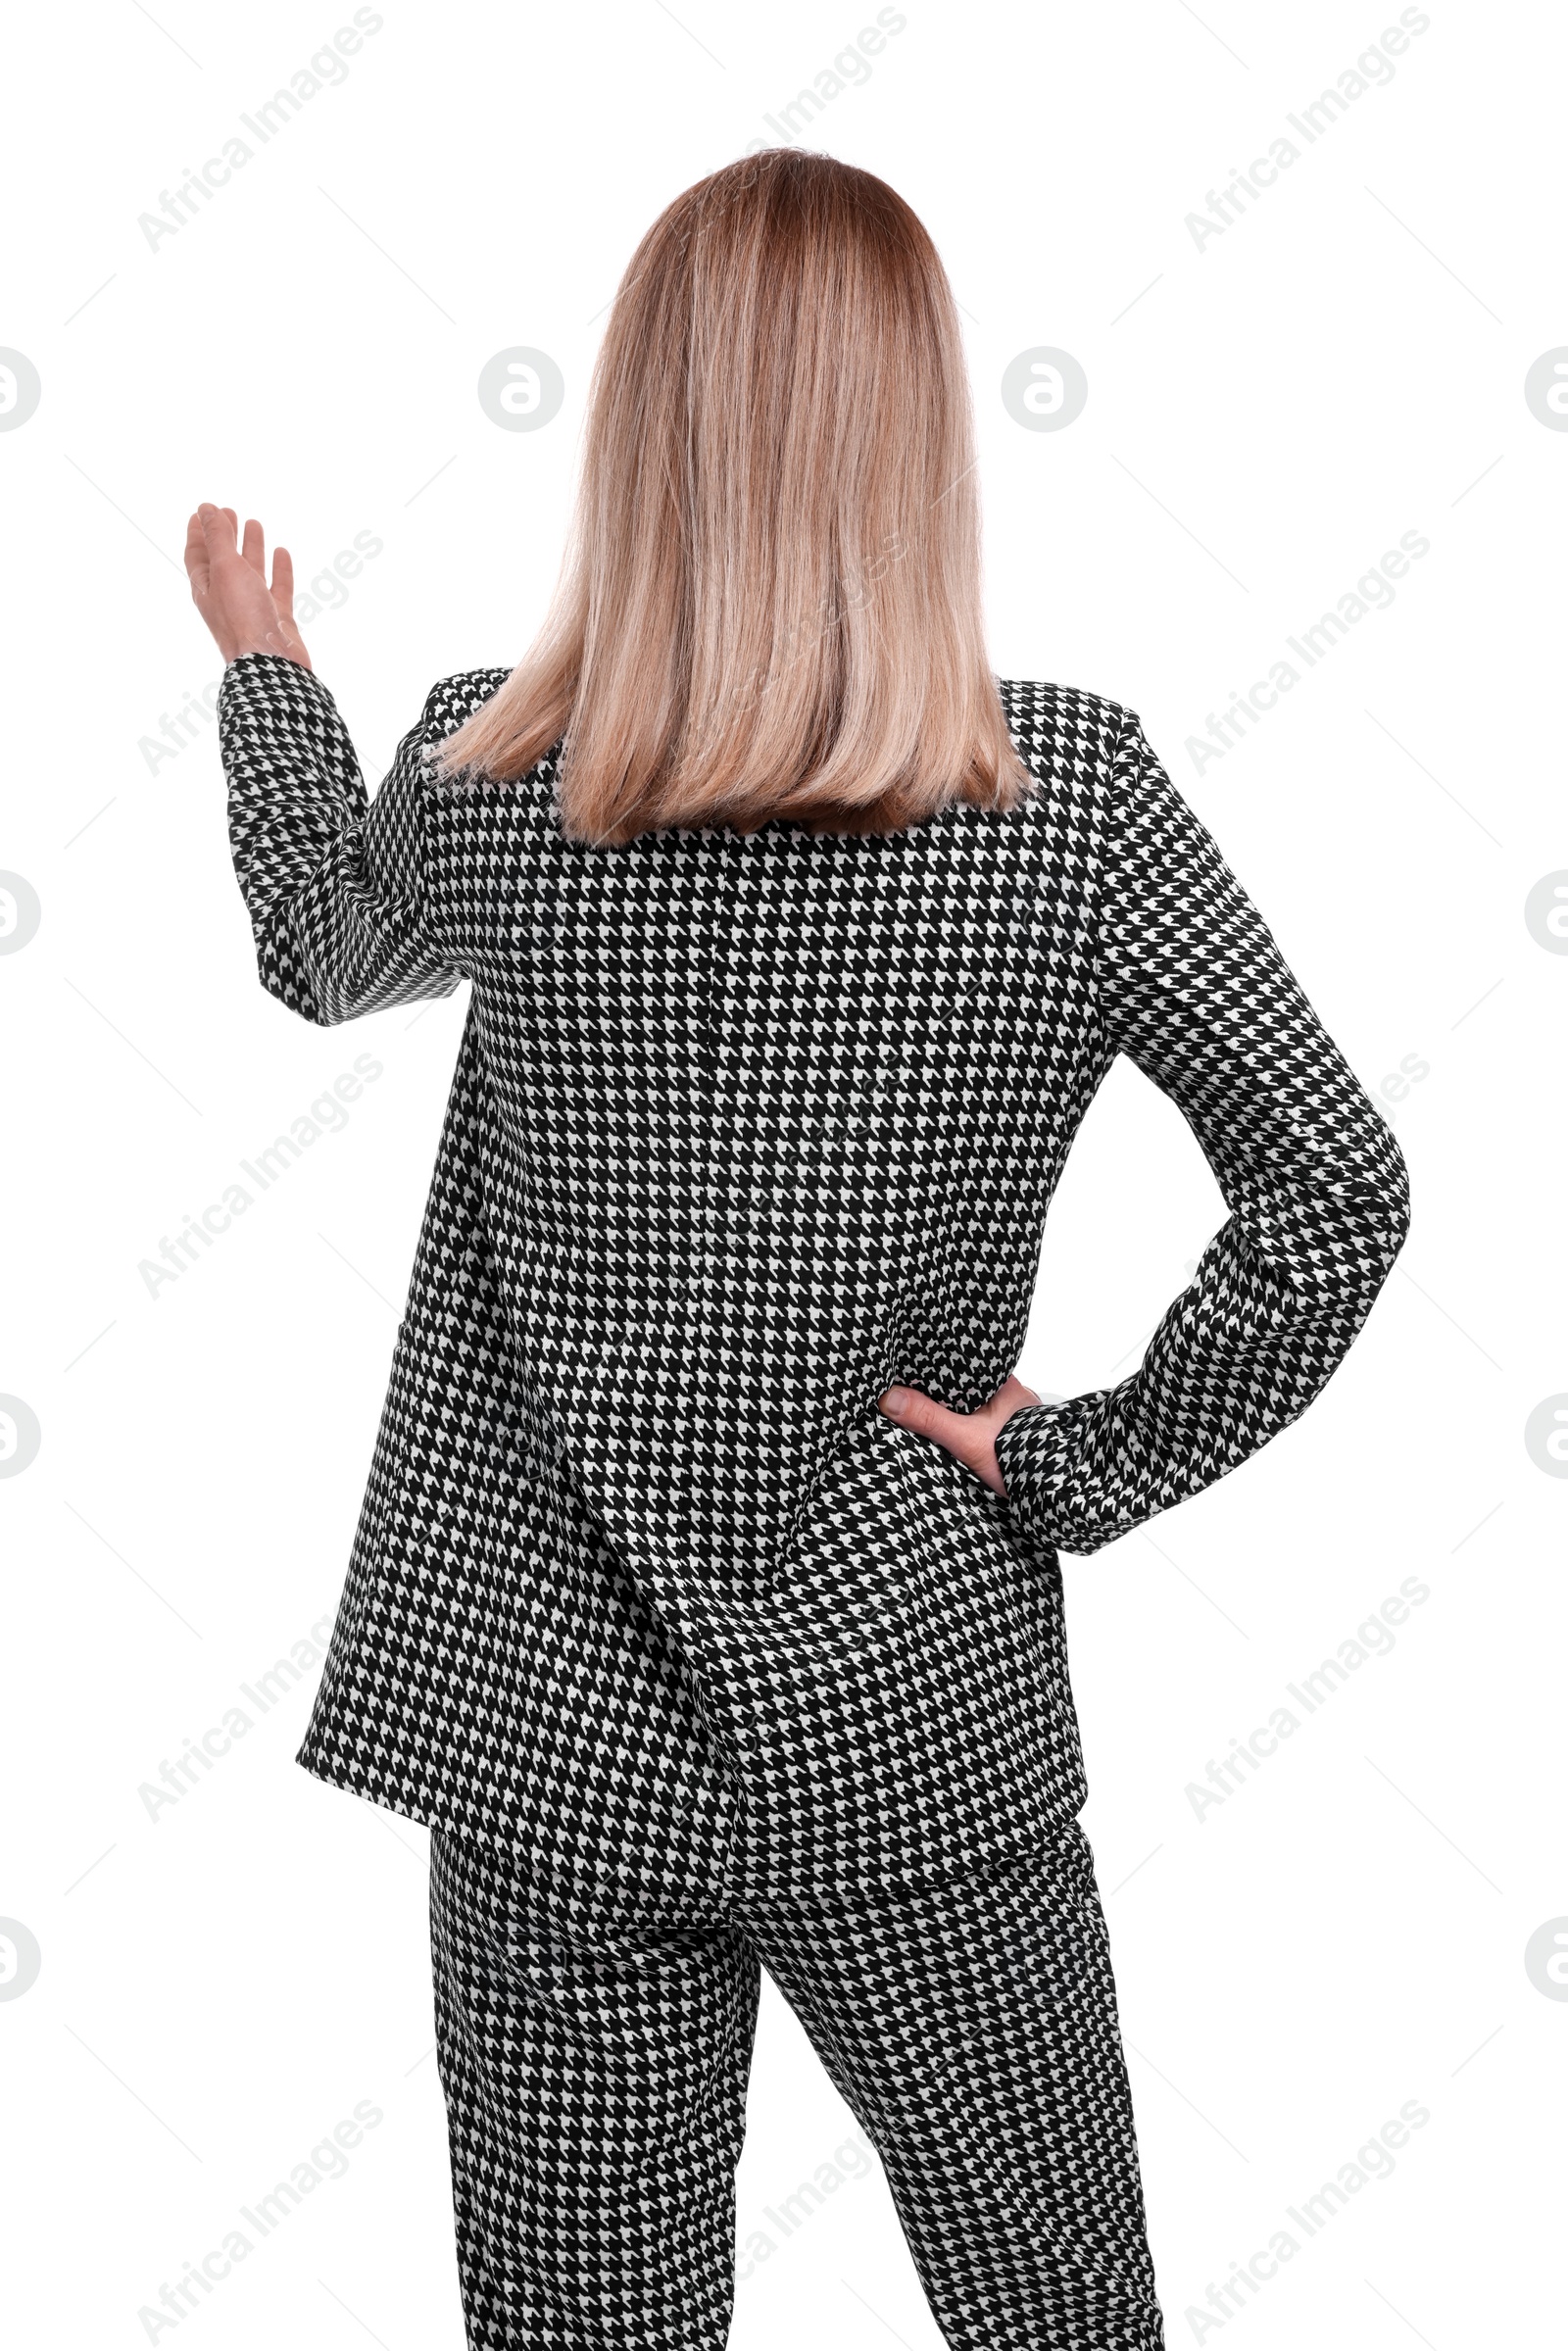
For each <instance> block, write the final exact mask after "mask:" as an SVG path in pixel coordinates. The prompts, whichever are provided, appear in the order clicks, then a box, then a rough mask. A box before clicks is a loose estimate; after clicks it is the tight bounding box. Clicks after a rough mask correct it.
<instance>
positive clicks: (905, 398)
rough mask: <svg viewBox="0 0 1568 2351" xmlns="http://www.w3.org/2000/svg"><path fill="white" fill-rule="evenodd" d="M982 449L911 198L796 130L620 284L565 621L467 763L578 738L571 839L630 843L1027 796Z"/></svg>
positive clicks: (496, 761) (886, 823)
mask: <svg viewBox="0 0 1568 2351" xmlns="http://www.w3.org/2000/svg"><path fill="white" fill-rule="evenodd" d="M974 466H975V456H974V447H973V422H972V417H971V414H970V404H969V387H968V379H967V376H966V374H965V370H964V364H963V351H962V344H961V341H960V337H959V332H958V321H957V314H956V308H955V305H954V300H953V293H952V289H951V288H950V286H949V284H948V280H947V275H946V272H945V271H944V269H943V267H942V264H941V262H940V260H939V259H938V257H937V252H936V248H935V247H934V246H933V244H932V242H931V239H930V238H929V236H928V235H927V234H926V231H925V229H924V228H923V227H922V226H921V224H920V222H919V220H917V219H916V218H915V216H914V214H913V213H912V212H911V211H910V210H909V207H908V206H907V204H906V203H905V202H904V200H903V198H902V197H900V196H898V195H896V194H895V192H894V191H893V189H892V188H890V187H889V186H888V185H887V184H886V182H885V181H883V180H880V179H877V178H874V177H873V176H872V174H871V173H870V172H868V171H856V170H855V169H853V168H852V167H851V166H850V165H848V164H842V163H838V162H836V161H835V160H834V159H833V158H832V157H831V156H825V155H809V154H805V153H803V152H801V151H800V150H798V149H795V148H789V147H781V148H770V149H767V150H765V151H764V152H763V153H761V154H760V155H757V156H751V157H747V158H746V159H744V160H743V161H741V162H739V163H735V164H731V165H729V166H728V167H727V168H726V169H725V170H723V171H715V172H713V173H712V174H711V177H709V178H707V179H703V180H699V181H698V182H697V184H696V186H695V187H691V188H688V189H687V191H686V193H685V194H684V195H683V196H679V197H677V198H676V200H675V202H674V203H673V204H671V205H670V206H669V208H668V210H667V211H665V212H664V213H662V215H661V217H660V218H659V220H656V221H655V222H654V225H653V227H652V228H650V229H649V231H648V233H647V235H646V236H645V237H644V238H643V240H642V243H641V244H640V245H639V246H638V248H637V251H636V253H635V254H634V255H633V257H632V260H631V263H630V265H629V267H628V269H627V270H626V274H625V276H624V277H623V278H622V280H621V283H620V286H619V289H618V291H617V293H616V295H615V300H614V304H613V309H612V311H611V315H610V323H609V326H608V328H607V330H606V333H605V339H604V344H603V346H602V348H601V350H600V353H599V358H598V363H597V365H596V367H595V370H594V376H593V382H592V386H591V389H590V394H589V404H588V417H587V428H586V438H585V445H584V454H583V465H582V472H581V478H580V482H579V487H578V493H577V509H576V516H575V520H574V525H573V530H572V535H571V542H570V545H569V547H568V550H567V554H566V558H565V562H564V565H563V569H562V575H561V580H560V583H559V585H558V587H557V590H556V595H555V599H554V602H553V604H552V606H551V609H550V612H549V614H548V616H547V618H546V621H545V624H544V627H543V629H542V630H541V632H540V634H539V636H538V638H537V639H536V640H535V642H534V644H533V645H532V647H531V648H530V649H529V651H528V652H527V654H526V655H525V656H524V657H523V659H522V661H519V662H518V664H517V666H516V668H515V669H514V670H513V672H512V674H511V676H510V677H509V678H508V679H507V680H506V682H505V684H504V685H503V686H502V687H501V688H500V689H499V691H498V692H497V693H495V694H494V695H493V696H492V697H491V698H490V700H489V701H488V702H487V703H485V704H484V706H483V708H482V709H480V710H477V711H475V712H474V713H473V714H472V716H470V717H469V718H467V719H466V721H465V722H464V724H463V725H462V726H461V727H459V728H458V730H457V731H456V733H455V734H454V735H452V736H450V737H449V738H448V740H447V742H446V743H445V744H444V745H443V747H442V750H441V753H440V755H439V763H440V764H441V766H442V767H443V768H444V769H445V770H447V771H448V772H449V773H450V772H453V771H455V770H457V769H459V768H463V767H468V768H472V769H475V770H477V771H478V772H479V773H481V774H484V775H489V776H493V777H496V778H501V779H511V778H515V777H518V776H520V775H523V774H525V773H526V772H527V771H528V770H529V769H530V768H533V767H535V766H537V765H538V763H539V762H540V761H541V759H543V758H544V756H545V755H546V753H547V752H549V751H550V750H551V749H552V748H553V747H554V746H555V745H556V744H557V743H558V742H559V743H561V744H562V759H561V762H560V766H559V770H558V773H557V776H556V781H555V792H556V805H557V808H558V809H559V812H560V818H561V822H562V824H563V827H564V831H565V832H566V834H567V835H568V836H569V837H570V838H572V839H575V840H579V841H584V842H592V843H599V844H605V845H609V844H614V843H622V842H626V841H629V840H632V839H634V838H635V837H636V836H637V835H638V834H640V833H643V832H646V831H650V830H653V829H655V828H657V827H661V826H697V825H726V824H727V825H729V826H732V827H733V828H734V829H735V830H736V831H739V832H749V831H752V830H753V829H755V828H756V827H757V826H758V825H760V824H763V823H766V822H767V821H768V820H769V819H771V818H773V817H790V818H795V819H798V820H801V821H804V822H806V823H808V824H809V825H811V826H812V827H813V829H816V830H830V831H859V832H865V831H871V832H893V831H898V830H901V829H902V828H903V827H904V826H906V825H907V824H910V823H913V822H916V821H918V820H919V819H921V818H923V817H926V816H929V815H932V814H934V813H935V812H936V811H937V810H938V809H939V808H943V807H945V806H947V805H949V804H950V803H952V802H955V801H958V800H962V801H967V802H969V803H971V804H972V805H974V806H976V807H979V808H998V809H1000V808H1010V807H1013V806H1015V805H1016V803H1017V801H1018V800H1019V798H1020V797H1021V796H1022V793H1023V791H1024V790H1025V788H1026V784H1025V770H1024V768H1023V766H1022V764H1021V762H1020V760H1019V759H1018V755H1017V753H1016V751H1015V749H1014V747H1013V743H1012V739H1011V737H1010V735H1009V734H1008V731H1007V726H1006V721H1005V718H1004V716H1003V712H1002V706H1001V702H1000V700H999V697H998V692H997V681H996V679H995V678H994V677H993V675H992V674H991V671H990V668H989V665H988V663H987V659H986V650H985V640H984V633H983V628H982V623H981V612H980V521H979V505H978V499H977V495H976V487H975V479H974Z"/></svg>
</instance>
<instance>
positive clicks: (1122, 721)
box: [997, 678, 1138, 784]
mask: <svg viewBox="0 0 1568 2351" xmlns="http://www.w3.org/2000/svg"><path fill="white" fill-rule="evenodd" d="M997 691H998V693H999V695H1000V697H1001V701H1002V713H1003V716H1004V717H1005V719H1006V721H1007V730H1008V732H1009V733H1010V735H1011V736H1012V739H1013V742H1014V744H1015V745H1016V746H1017V750H1018V755H1019V757H1020V758H1021V759H1022V760H1023V762H1024V765H1025V766H1026V767H1027V768H1029V770H1030V771H1031V773H1032V774H1034V775H1036V776H1038V777H1039V779H1040V781H1041V782H1042V783H1053V782H1072V783H1079V784H1084V783H1093V782H1095V781H1097V780H1099V779H1100V778H1103V776H1104V775H1105V773H1106V772H1107V770H1108V769H1109V767H1110V765H1111V763H1112V761H1113V760H1114V759H1115V756H1116V750H1117V747H1118V745H1119V744H1120V743H1121V742H1122V741H1123V739H1124V738H1125V736H1126V734H1127V732H1128V730H1129V728H1131V727H1133V726H1136V724H1137V723H1138V720H1137V713H1136V712H1135V711H1133V710H1129V708H1128V707H1127V705H1126V704H1125V703H1120V702H1112V701H1111V700H1110V698H1109V697H1108V695H1104V694H1091V693H1090V692H1088V690H1087V689H1086V688H1084V687H1082V686H1058V685H1053V684H1051V683H1049V682H1047V681H1043V680H1037V679H1030V678H999V679H998V680H997Z"/></svg>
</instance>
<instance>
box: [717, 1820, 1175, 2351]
mask: <svg viewBox="0 0 1568 2351" xmlns="http://www.w3.org/2000/svg"><path fill="white" fill-rule="evenodd" d="M747 1925H748V1928H749V1930H750V1932H751V1934H752V1935H753V1938H754V1940H755V1941H756V1942H757V1944H758V1947H759V1949H760V1954H761V1958H762V1962H763V1964H764V1966H765V1967H766V1968H767V1970H768V1972H769V1974H770V1975H772V1976H773V1978H774V1979H775V1981H776V1982H777V1984H778V1985H779V1987H780V1989H781V1990H782V1991H783V1993H784V1995H785V1997H786V1999H788V2001H789V2003H790V2005H791V2006H792V2008H794V2009H795V2011H796V2013H797V2015H798V2016H799V2017H800V2018H801V2021H802V2023H803V2024H804V2026H805V2028H806V2030H807V2032H808V2033H809V2035H810V2038H811V2040H812V2042H813V2044H814V2045H815V2047H816V2049H817V2051H818V2053H819V2055H820V2056H821V2058H822V2061H823V2063H824V2065H825V2066H826V2068H827V2070H828V2073H829V2074H830V2076H831V2077H832V2079H833V2081H834V2082H835V2083H836V2084H837V2086H838V2088H839V2090H840V2092H841V2093H842V2095H843V2097H844V2098H845V2101H846V2103H847V2104H848V2105H849V2107H850V2108H851V2110H852V2112H853V2113H854V2114H855V2116H856V2117H857V2119H858V2122H859V2124H860V2126H861V2128H862V2130H863V2131H865V2133H866V2135H867V2137H868V2138H869V2139H870V2140H871V2142H872V2144H873V2145H874V2146H875V2147H876V2149H877V2152H878V2154H879V2155H880V2156H881V2159H882V2163H883V2168H884V2170H885V2171H886V2174H887V2178H888V2183H889V2186H890V2188H891V2189H892V2193H893V2198H894V2202H895V2205H896V2206H897V2209H898V2213H899V2218H900V2221H901V2223H902V2225H903V2228H904V2231H905V2235H906V2237H907V2240H908V2244H909V2250H910V2252H911V2254H912V2256H913V2259H914V2264H915V2268H916V2271H917V2272H918V2275H919V2278H920V2281H921V2284H922V2285H923V2287H924V2289H925V2293H926V2297H927V2299H928V2301H929V2303H930V2305H931V2310H932V2313H933V2315H934V2317H935V2318H936V2321H937V2324H938V2325H939V2326H940V2327H941V2328H942V2330H943V2334H944V2336H945V2337H946V2340H947V2341H948V2343H949V2344H950V2345H952V2346H953V2351H1025V2347H1026V2346H1027V2351H1161V2346H1162V2345H1163V2342H1164V2336H1163V2333H1162V2331H1161V2327H1160V2318H1159V2309H1158V2305H1157V2303H1156V2301H1155V2299H1154V2280H1153V2265H1152V2260H1151V2257H1150V2253H1149V2247H1148V2241H1147V2238H1146V2234H1145V2218H1144V2202H1143V2191H1142V2186H1141V2183H1140V2180H1139V2174H1138V2153H1137V2146H1136V2141H1135V2137H1134V2130H1133V2114H1132V2103H1131V2099H1130V2096H1129V2093H1128V2085H1127V2076H1126V2068H1125V2063H1124V2060H1123V2056H1122V2048H1121V2038H1120V2032H1119V2028H1118V2023H1117V2016H1116V2000H1115V1989H1114V1985H1113V1983H1112V1980H1111V1972H1110V1961H1109V1951H1108V1943H1107V1937H1106V1933H1105V1925H1104V1919H1103V1914H1102V1911H1101V1907H1100V1900H1099V1896H1098V1894H1097V1892H1096V1888H1095V1881H1094V1871H1093V1865H1092V1861H1091V1857H1090V1852H1089V1846H1088V1843H1087V1840H1086V1839H1085V1837H1084V1836H1083V1834H1082V1832H1081V1830H1079V1828H1078V1827H1077V1825H1076V1823H1074V1824H1072V1825H1071V1826H1070V1828H1069V1829H1067V1830H1066V1831H1065V1832H1063V1833H1061V1834H1060V1835H1058V1836H1055V1837H1052V1838H1051V1839H1050V1840H1049V1841H1048V1842H1047V1843H1046V1844H1044V1845H1042V1846H1038V1847H1036V1848H1034V1849H1033V1850H1032V1851H1030V1852H1028V1853H1024V1854H1021V1855H1018V1856H1016V1857H1013V1858H1010V1859H1009V1860H1007V1861H1006V1862H1005V1864H1003V1865H1001V1866H1000V1867H997V1868H994V1869H990V1870H987V1871H986V1872H985V1873H983V1874H981V1875H977V1876H975V1877H972V1878H968V1879H965V1880H961V1881H950V1882H948V1883H945V1884H940V1885H930V1886H922V1887H918V1888H916V1887H910V1888H907V1889H905V1890H904V1891H902V1892H899V1893H897V1894H889V1893H887V1892H883V1891H876V1892H870V1893H866V1894H862V1895H858V1896H854V1897H840V1896H837V1895H835V1896H833V1897H832V1898H831V1899H823V1898H820V1897H814V1898H813V1899H812V1901H811V1903H810V1904H809V1905H806V1904H804V1903H803V1904H801V1905H793V1904H792V1905H787V1906H785V1905H778V1904H769V1905H768V1906H767V1909H766V1911H765V1914H761V1915H759V1914H756V1913H754V1914H752V1915H749V1916H748V1919H747Z"/></svg>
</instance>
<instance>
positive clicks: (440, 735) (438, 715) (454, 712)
mask: <svg viewBox="0 0 1568 2351" xmlns="http://www.w3.org/2000/svg"><path fill="white" fill-rule="evenodd" d="M511 675H512V671H511V670H510V669H459V670H457V671H455V672H454V674H453V675H452V676H451V677H440V678H437V680H436V682H435V684H434V685H433V686H432V687H431V688H430V691H429V693H428V694H427V695H426V696H425V698H424V711H423V715H422V717H421V719H420V725H421V728H422V731H423V736H424V741H425V743H426V745H427V746H428V745H431V744H435V743H444V742H445V740H446V738H447V736H448V735H455V734H456V733H457V731H458V729H459V727H460V726H461V725H462V724H463V722H464V720H465V719H466V718H471V717H472V716H473V713H474V711H475V710H481V709H482V708H483V707H484V705H485V704H486V703H487V702H488V701H489V700H490V697H491V695H492V694H494V693H496V692H497V691H498V690H499V689H500V688H501V687H502V686H504V685H505V684H506V682H507V679H508V678H509V677H510V676H511Z"/></svg>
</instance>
